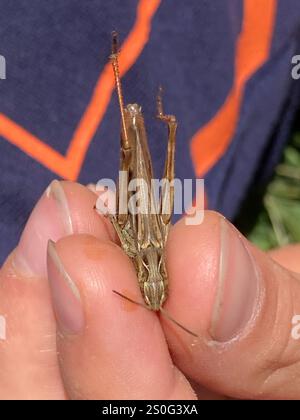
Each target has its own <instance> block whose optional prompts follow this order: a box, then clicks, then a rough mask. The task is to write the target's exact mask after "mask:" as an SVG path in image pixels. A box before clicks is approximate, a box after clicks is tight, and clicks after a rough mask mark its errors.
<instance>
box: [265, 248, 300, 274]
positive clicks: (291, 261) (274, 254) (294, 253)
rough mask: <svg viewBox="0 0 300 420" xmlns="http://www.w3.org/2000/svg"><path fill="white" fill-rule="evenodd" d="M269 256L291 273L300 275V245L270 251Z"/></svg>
mask: <svg viewBox="0 0 300 420" xmlns="http://www.w3.org/2000/svg"><path fill="white" fill-rule="evenodd" d="M268 255H269V256H270V257H271V258H273V260H274V261H277V262H278V264H280V265H282V266H283V267H285V268H286V269H288V270H290V271H294V272H295V273H300V245H299V244H293V245H287V246H285V247H283V248H278V249H274V250H272V251H269V253H268Z"/></svg>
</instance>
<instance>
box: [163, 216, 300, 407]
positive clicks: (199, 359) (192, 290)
mask: <svg viewBox="0 0 300 420" xmlns="http://www.w3.org/2000/svg"><path fill="white" fill-rule="evenodd" d="M222 219H223V218H222V216H220V215H218V214H217V213H214V212H206V215H205V219H204V223H203V224H202V225H199V226H195V227H193V228H191V227H190V226H186V225H185V223H184V221H180V222H179V223H178V224H176V225H175V226H174V228H173V229H172V231H171V233H170V237H169V241H168V250H167V252H168V254H167V255H168V257H167V261H168V271H169V278H170V297H169V299H168V301H167V304H166V309H167V310H168V311H169V312H170V313H172V315H173V316H174V317H175V318H176V319H179V320H180V322H181V323H183V324H184V325H186V326H188V328H189V329H191V330H192V331H194V332H196V333H198V334H199V338H198V339H194V338H193V337H192V336H189V335H187V334H185V333H184V332H182V331H181V330H180V329H178V328H176V327H174V326H173V325H172V324H170V322H168V321H166V320H164V319H163V318H162V323H163V326H164V329H165V333H166V337H167V340H168V343H169V347H170V351H171V354H172V357H173V360H174V363H175V364H176V366H178V368H179V369H181V370H182V372H183V373H184V374H186V375H187V376H188V377H191V378H192V379H193V380H194V381H196V382H198V383H200V384H202V385H204V386H205V387H207V388H208V389H212V390H214V391H215V392H218V393H219V394H221V395H227V396H230V397H233V398H262V399H263V398H272V399H276V398H287V399H289V398H292V399H298V398H300V391H299V390H300V365H299V360H300V345H299V341H296V340H295V339H293V338H292V336H291V329H292V323H291V322H292V318H293V316H294V315H295V314H300V282H299V276H297V275H295V274H294V273H291V272H289V271H287V270H286V269H284V268H283V267H281V266H279V265H278V264H276V263H275V262H274V261H273V260H272V259H271V258H270V257H269V256H268V255H266V254H264V253H262V252H261V251H259V250H257V249H256V248H255V247H253V246H252V245H251V244H249V243H248V242H247V241H246V239H242V241H243V243H244V245H245V247H247V248H248V251H249V253H250V254H251V256H252V258H253V260H254V261H255V263H256V265H257V267H258V269H259V277H260V294H259V297H258V299H257V302H256V305H257V306H256V308H255V312H254V316H253V317H252V319H251V321H250V322H249V323H248V324H247V325H246V327H245V329H244V331H242V332H241V333H240V334H239V335H238V336H237V337H235V338H234V339H232V340H230V341H229V342H224V343H220V342H216V341H215V340H214V339H213V338H212V337H211V334H210V327H211V318H212V312H213V309H212V306H213V304H214V299H215V296H216V289H217V275H218V269H219V264H220V221H221V220H222ZM232 229H233V230H234V231H236V230H235V228H233V227H232ZM236 234H238V232H237V231H236ZM182 244H184V246H182Z"/></svg>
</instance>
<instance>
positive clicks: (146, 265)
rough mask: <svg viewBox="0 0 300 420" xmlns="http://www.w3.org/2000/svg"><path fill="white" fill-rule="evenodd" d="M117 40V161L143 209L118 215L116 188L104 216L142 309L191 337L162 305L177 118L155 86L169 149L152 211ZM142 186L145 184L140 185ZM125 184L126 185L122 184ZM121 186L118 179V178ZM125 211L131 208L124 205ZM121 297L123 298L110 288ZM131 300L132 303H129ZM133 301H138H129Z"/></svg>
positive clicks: (136, 109)
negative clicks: (135, 183)
mask: <svg viewBox="0 0 300 420" xmlns="http://www.w3.org/2000/svg"><path fill="white" fill-rule="evenodd" d="M118 54H119V50H118V39H117V33H116V32H113V34H112V54H111V56H110V60H111V63H112V67H113V71H114V76H115V84H116V90H117V94H118V100H119V106H120V112H121V159H120V160H121V161H120V171H122V172H121V173H124V172H125V173H126V174H127V179H128V183H129V182H130V180H132V179H140V180H142V181H143V183H142V185H141V186H140V187H139V188H140V190H139V194H140V197H141V200H145V202H146V203H147V204H146V206H147V207H146V211H145V212H143V213H138V214H132V213H131V212H130V211H129V212H128V211H127V212H124V213H119V211H118V209H119V208H120V206H119V204H120V203H119V199H120V195H119V191H118V193H117V197H116V209H117V213H116V214H115V215H113V214H109V215H108V216H109V218H110V220H111V222H112V224H113V226H114V228H115V231H116V233H117V235H118V237H119V240H120V242H121V246H122V248H123V250H124V251H125V253H126V254H127V255H128V256H129V257H130V259H131V260H132V261H133V264H134V266H135V269H136V273H137V277H138V281H139V286H140V289H141V292H142V295H143V298H144V301H145V305H143V304H142V306H145V307H146V308H147V309H150V310H153V311H161V312H162V313H163V314H164V315H165V316H166V317H167V318H168V319H170V320H172V321H173V322H175V324H177V325H179V326H180V327H181V328H183V329H184V330H185V331H187V332H189V333H191V334H192V335H196V334H194V333H192V332H191V331H189V330H188V329H186V328H185V327H183V326H182V325H181V324H179V323H178V322H177V321H175V320H174V319H173V318H171V317H170V315H169V314H168V313H167V312H166V311H165V310H164V309H163V308H162V306H163V304H164V302H165V300H166V298H167V296H168V274H167V268H166V261H165V246H166V242H167V238H168V233H169V228H170V224H171V217H172V214H173V206H174V186H173V183H172V181H173V180H174V174H175V170H174V157H175V140H176V129H177V121H176V118H175V116H174V115H166V114H165V113H164V111H163V105H162V90H161V88H160V89H159V93H158V97H157V118H158V119H159V120H161V121H163V122H164V123H166V124H167V126H168V148H167V157H166V162H165V169H164V180H167V181H168V182H167V183H165V184H163V187H162V191H161V194H160V198H159V203H158V211H156V212H153V211H151V210H152V209H153V207H151V206H152V205H153V199H154V198H153V196H152V188H151V182H152V179H153V169H152V163H151V156H150V152H149V147H148V142H147V137H146V130H145V124H144V119H143V115H142V111H141V107H140V106H139V105H138V104H128V105H126V106H124V101H123V93H122V87H121V81H120V73H119V64H118ZM143 185H146V186H147V188H144V187H143ZM125 187H126V186H125ZM119 190H120V180H119ZM150 207H151V208H150ZM129 210H130V209H129ZM114 292H115V293H117V294H118V295H120V296H122V297H123V298H125V299H128V300H130V301H132V300H131V299H129V298H128V297H126V296H124V295H122V294H121V293H119V292H116V291H114ZM132 302H134V301H132ZM134 303H138V302H134Z"/></svg>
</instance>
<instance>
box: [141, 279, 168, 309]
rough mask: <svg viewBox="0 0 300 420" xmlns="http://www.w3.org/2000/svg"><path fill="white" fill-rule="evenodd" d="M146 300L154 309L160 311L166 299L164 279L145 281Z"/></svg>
mask: <svg viewBox="0 0 300 420" xmlns="http://www.w3.org/2000/svg"><path fill="white" fill-rule="evenodd" d="M144 297H145V302H146V304H147V305H148V306H149V308H150V309H152V310H153V311H159V310H160V308H161V307H162V304H163V303H164V301H165V299H166V294H165V286H164V282H163V281H162V280H152V281H151V279H150V280H149V279H148V281H145V283H144Z"/></svg>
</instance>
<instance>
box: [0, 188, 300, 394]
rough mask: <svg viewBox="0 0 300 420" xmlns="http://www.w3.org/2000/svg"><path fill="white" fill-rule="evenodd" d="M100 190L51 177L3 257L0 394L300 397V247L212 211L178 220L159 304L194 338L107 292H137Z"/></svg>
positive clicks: (132, 294)
mask: <svg viewBox="0 0 300 420" xmlns="http://www.w3.org/2000/svg"><path fill="white" fill-rule="evenodd" d="M96 198H97V197H96V195H95V194H94V193H93V192H91V191H90V190H89V189H87V188H85V187H83V186H81V185H79V184H74V183H70V182H61V183H58V182H57V181H54V182H53V183H52V184H51V186H50V188H48V189H47V191H46V192H45V193H44V194H43V196H42V197H41V199H40V200H39V202H38V204H37V205H36V207H35V209H34V210H33V213H32V215H31V217H30V219H29V221H28V223H27V225H26V227H25V229H24V232H23V234H22V237H21V240H20V243H19V245H18V247H17V248H16V250H14V251H13V253H12V254H11V255H10V256H9V257H8V259H7V261H6V262H5V264H4V265H3V267H2V269H1V272H0V316H2V317H5V320H6V340H0V372H1V375H0V398H1V399H7V398H8V399H65V398H71V399H195V398H196V394H197V396H198V398H200V399H205V398H221V396H225V397H226V398H249V399H254V398H270V399H279V398H294V399H298V398H300V379H299V378H300V366H299V361H300V341H297V340H296V339H295V337H294V338H293V337H292V334H291V332H292V328H293V325H292V319H293V317H294V316H295V315H299V314H300V282H299V279H300V275H299V274H295V273H294V272H292V271H289V269H291V270H294V271H298V272H300V258H299V256H300V249H299V248H300V247H299V246H298V247H297V246H294V247H289V248H287V249H284V250H281V251H274V252H273V253H272V254H271V257H272V259H271V258H270V256H269V255H267V254H265V253H263V252H261V251H259V250H257V249H256V248H255V247H254V246H253V245H251V244H250V243H249V242H248V241H247V240H246V239H245V238H243V237H242V236H241V235H240V234H239V233H238V232H237V230H236V229H235V228H234V227H233V226H232V225H230V223H228V222H227V221H226V220H225V219H224V218H223V217H222V216H220V215H219V214H217V213H214V212H206V213H205V219H204V222H203V223H202V224H201V225H199V226H186V225H185V223H184V219H183V220H181V221H180V222H179V223H177V224H176V225H175V226H174V227H172V229H171V231H170V236H169V240H168V247H167V265H168V271H169V284H170V296H169V298H168V300H167V302H166V304H165V309H166V310H167V311H168V312H169V313H170V314H171V315H172V316H173V317H174V318H175V319H176V320H178V321H179V322H180V323H182V324H183V325H184V326H186V327H187V328H189V329H190V330H192V331H193V332H195V333H196V334H197V335H198V338H195V337H193V336H191V335H189V334H187V333H186V332H184V331H182V330H181V329H180V328H178V327H176V326H175V325H174V324H172V323H171V322H170V321H168V320H166V319H165V318H164V317H162V316H157V315H156V314H155V313H153V312H151V311H147V310H145V309H144V308H141V307H139V306H138V305H134V304H131V303H129V302H127V301H124V300H123V299H121V298H119V297H118V296H116V295H115V294H113V293H112V290H113V289H115V290H117V291H120V292H121V293H123V294H125V295H126V296H129V297H131V298H134V299H135V300H141V299H142V298H141V296H140V292H139V287H138V284H137V280H136V274H135V271H134V268H133V266H132V264H131V262H130V260H129V259H128V258H127V257H126V255H125V254H124V253H123V252H122V250H121V249H120V248H119V247H118V246H117V245H116V242H117V240H116V235H115V233H114V230H113V229H112V227H111V225H110V224H109V222H108V220H106V219H105V218H102V217H100V216H99V215H97V214H96V212H95V211H94V210H93V207H94V204H95V201H96ZM49 238H51V239H52V240H53V241H55V244H54V243H50V245H49V247H48V269H47V264H46V253H47V252H46V249H47V242H48V239H49ZM274 259H276V260H278V261H279V262H280V263H281V264H282V265H284V266H285V267H286V268H283V267H282V266H280V265H278V264H277V263H276V262H275V261H274ZM48 280H49V281H48ZM49 286H50V287H49ZM51 296H52V297H51ZM54 312H55V315H56V316H54ZM167 343H168V344H167ZM190 383H192V385H193V388H192V387H191V385H190ZM207 389H209V390H210V391H207Z"/></svg>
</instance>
